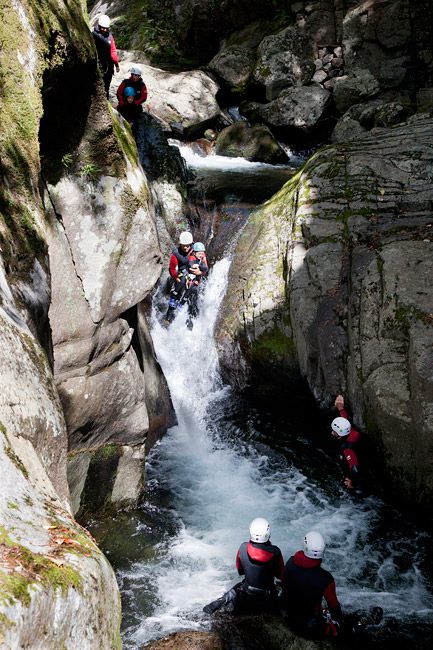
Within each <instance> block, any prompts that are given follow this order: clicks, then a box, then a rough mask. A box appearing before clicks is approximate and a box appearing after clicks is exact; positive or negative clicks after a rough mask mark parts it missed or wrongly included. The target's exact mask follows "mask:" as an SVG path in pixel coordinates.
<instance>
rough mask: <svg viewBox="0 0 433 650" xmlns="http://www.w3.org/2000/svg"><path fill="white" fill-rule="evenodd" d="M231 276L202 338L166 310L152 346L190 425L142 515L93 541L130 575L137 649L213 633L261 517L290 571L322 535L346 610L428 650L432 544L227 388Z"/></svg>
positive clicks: (129, 613) (176, 434) (204, 319)
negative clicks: (291, 562) (378, 611)
mask: <svg viewBox="0 0 433 650" xmlns="http://www.w3.org/2000/svg"><path fill="white" fill-rule="evenodd" d="M229 265H230V261H229V260H228V259H222V260H220V261H217V262H216V263H215V264H214V266H213V268H212V270H211V273H210V277H209V280H208V282H207V285H206V290H205V292H204V295H203V296H202V297H201V298H200V315H199V317H198V319H197V320H196V322H195V325H194V329H193V331H191V332H190V331H188V330H187V328H186V326H185V314H183V313H182V312H181V313H179V315H178V316H177V318H176V320H175V321H174V323H173V324H172V325H171V326H170V328H169V329H164V328H163V327H162V326H161V324H160V322H159V320H160V314H158V313H157V312H156V309H155V310H154V314H153V317H152V320H153V322H152V337H153V341H154V344H155V349H156V353H157V356H158V359H159V362H160V364H161V366H162V368H163V371H164V374H165V376H166V378H167V381H168V385H169V388H170V391H171V395H172V399H173V403H174V407H175V410H176V414H177V418H178V425H177V426H175V427H173V428H172V429H171V430H170V431H169V432H168V434H167V435H166V436H165V437H164V438H163V440H162V441H160V442H159V443H158V444H157V445H156V447H155V448H154V449H153V450H152V452H151V454H150V456H149V458H148V462H147V470H146V471H147V475H146V481H147V495H146V500H145V503H144V504H143V506H142V508H141V510H139V511H137V512H135V513H133V514H124V515H120V516H119V517H118V518H117V519H116V520H113V521H111V522H105V524H104V525H102V526H100V527H99V528H98V527H96V526H95V527H94V528H93V530H94V533H95V535H96V536H97V537H98V539H99V541H100V543H101V544H102V546H103V548H104V550H105V551H106V552H107V554H108V556H109V557H110V559H111V561H112V562H113V564H114V566H115V568H116V570H117V576H118V580H119V584H120V588H121V591H122V597H123V609H124V619H123V638H124V647H125V648H129V649H134V650H135V649H137V648H140V647H141V646H142V645H143V644H144V643H145V642H147V641H149V640H150V639H153V638H157V637H161V636H163V635H166V634H168V633H170V632H172V631H177V630H180V629H203V628H205V629H206V628H209V626H210V620H209V618H208V617H207V616H205V615H204V614H203V613H202V607H203V605H204V604H206V603H207V602H209V601H211V600H213V599H214V598H216V597H218V596H219V595H221V594H222V593H223V592H224V591H225V590H227V588H228V587H229V586H231V585H232V584H233V583H234V582H235V581H237V575H236V571H235V566H234V560H235V555H236V550H237V548H238V546H239V545H240V543H241V542H242V541H244V540H245V539H247V535H248V526H249V523H250V521H251V520H252V519H253V518H254V517H256V516H264V517H266V518H267V519H269V520H270V522H271V527H272V537H271V539H272V541H273V542H274V543H275V544H278V545H279V546H280V548H281V550H282V552H283V556H284V558H285V559H287V558H288V557H289V556H290V555H291V554H292V553H293V552H294V551H296V550H297V549H298V548H300V546H301V542H302V538H303V535H304V533H305V532H306V531H307V530H309V529H312V528H314V529H316V530H319V531H320V532H321V533H322V534H323V535H324V537H325V538H326V540H327V543H328V546H327V550H326V555H325V566H326V567H327V568H329V569H330V570H331V571H332V573H333V574H334V577H335V580H336V584H337V593H338V595H339V598H340V600H341V602H342V605H343V609H346V610H349V611H350V610H354V609H358V608H363V607H369V606H370V605H380V606H382V607H383V609H384V611H385V618H387V619H391V618H395V619H397V621H398V629H399V636H400V637H405V636H407V638H409V639H410V640H411V642H412V641H414V639H415V638H417V640H419V641H420V645H418V647H419V648H420V647H423V646H422V642H424V643H425V642H426V639H428V634H429V631H431V621H432V614H433V596H432V591H431V584H430V580H429V578H428V577H427V576H428V573H427V572H428V559H429V557H431V551H432V548H431V542H430V540H429V538H428V536H427V535H426V534H425V533H423V532H417V531H416V530H414V528H413V525H412V524H410V523H409V524H408V523H407V522H405V520H404V517H402V516H400V515H399V514H398V513H397V512H395V511H394V510H392V509H391V508H390V507H389V506H386V504H384V503H383V502H382V501H380V500H379V498H377V497H374V496H367V497H364V498H363V499H358V500H354V499H352V498H351V497H349V496H348V495H347V494H346V493H345V492H344V491H343V490H342V489H341V486H340V477H339V475H338V472H337V471H336V469H335V466H334V463H333V462H332V461H331V460H330V459H329V457H328V456H327V454H326V453H324V452H323V451H322V450H321V449H320V448H316V447H315V445H314V444H313V443H312V440H311V438H309V436H308V431H307V430H297V428H296V427H297V425H296V424H293V423H291V419H290V414H286V418H285V420H284V422H283V421H282V420H281V421H279V420H278V418H274V419H272V417H271V416H270V415H269V414H268V415H267V414H266V411H263V410H260V409H256V408H255V407H254V406H253V405H249V404H248V402H247V401H246V399H244V398H241V397H239V396H238V395H236V394H235V393H234V392H233V391H232V390H231V389H230V388H229V387H227V386H224V385H223V384H222V381H221V378H220V375H219V370H218V360H217V353H216V348H215V345H214V341H213V331H214V326H215V322H216V319H217V316H218V312H219V309H220V305H221V302H222V300H223V299H224V293H225V289H226V283H227V276H228V269H229ZM391 646H392V643H391V644H390V647H391Z"/></svg>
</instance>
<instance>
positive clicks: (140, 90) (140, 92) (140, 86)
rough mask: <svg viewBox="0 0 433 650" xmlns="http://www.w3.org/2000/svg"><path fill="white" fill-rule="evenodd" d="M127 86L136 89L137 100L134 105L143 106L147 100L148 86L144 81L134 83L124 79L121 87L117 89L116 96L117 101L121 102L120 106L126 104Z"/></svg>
mask: <svg viewBox="0 0 433 650" xmlns="http://www.w3.org/2000/svg"><path fill="white" fill-rule="evenodd" d="M127 86H131V88H134V90H135V99H134V103H135V104H136V105H137V106H141V104H143V103H144V102H145V101H146V99H147V88H146V84H145V83H144V81H143V80H142V79H139V81H138V82H137V81H136V82H134V81H133V80H132V79H124V80H123V81H122V83H121V84H120V86H119V87H118V89H117V92H116V95H117V99H118V100H119V106H123V105H124V104H125V103H126V102H125V98H124V96H123V91H124V90H125V88H126V87H127Z"/></svg>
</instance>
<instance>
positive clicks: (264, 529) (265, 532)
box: [250, 517, 271, 544]
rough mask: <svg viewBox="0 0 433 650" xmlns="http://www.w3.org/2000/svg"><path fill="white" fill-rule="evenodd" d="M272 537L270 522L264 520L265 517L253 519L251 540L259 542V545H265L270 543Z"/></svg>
mask: <svg viewBox="0 0 433 650" xmlns="http://www.w3.org/2000/svg"><path fill="white" fill-rule="evenodd" d="M270 536H271V527H270V525H269V521H267V520H266V519H263V517H257V518H256V519H253V521H252V522H251V523H250V540H251V541H252V542H257V543H258V544H263V543H264V542H267V541H268V539H269V538H270Z"/></svg>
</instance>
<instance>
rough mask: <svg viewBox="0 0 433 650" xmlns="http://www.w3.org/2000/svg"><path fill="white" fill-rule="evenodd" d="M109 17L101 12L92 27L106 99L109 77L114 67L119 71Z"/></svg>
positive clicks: (110, 77) (111, 75)
mask: <svg viewBox="0 0 433 650" xmlns="http://www.w3.org/2000/svg"><path fill="white" fill-rule="evenodd" d="M110 23H111V21H110V18H109V17H108V16H106V15H105V14H101V16H99V18H98V23H97V25H95V27H94V28H93V39H94V41H95V45H96V52H97V54H98V64H99V68H100V70H101V72H102V77H103V79H104V86H105V94H106V95H107V99H108V91H109V90H110V84H111V79H112V77H113V72H114V67H116V71H117V72H119V69H120V68H119V58H118V56H117V50H116V44H115V42H114V36H113V34H112V33H111V32H110Z"/></svg>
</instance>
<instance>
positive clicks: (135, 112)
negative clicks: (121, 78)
mask: <svg viewBox="0 0 433 650" xmlns="http://www.w3.org/2000/svg"><path fill="white" fill-rule="evenodd" d="M134 98H135V90H134V88H131V86H126V88H125V89H124V91H123V99H124V101H123V104H119V105H118V107H117V110H118V111H119V113H120V114H121V116H122V117H123V118H124V119H125V120H127V121H128V122H130V123H131V124H132V127H133V130H134V128H135V124H136V120H137V119H138V118H139V117H140V115H141V114H142V112H143V109H142V108H141V106H140V105H137V104H136V103H135V101H134Z"/></svg>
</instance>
